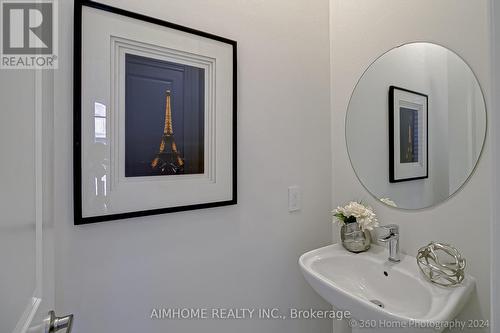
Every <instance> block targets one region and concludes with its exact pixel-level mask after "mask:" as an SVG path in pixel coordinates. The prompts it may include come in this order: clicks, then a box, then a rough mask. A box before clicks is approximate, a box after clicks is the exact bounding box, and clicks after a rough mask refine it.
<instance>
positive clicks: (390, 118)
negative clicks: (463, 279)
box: [346, 43, 486, 209]
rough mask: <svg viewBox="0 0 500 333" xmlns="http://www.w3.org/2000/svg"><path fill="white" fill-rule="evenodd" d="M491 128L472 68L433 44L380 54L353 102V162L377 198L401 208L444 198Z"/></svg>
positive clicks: (349, 125) (468, 169) (349, 130)
mask: <svg viewBox="0 0 500 333" xmlns="http://www.w3.org/2000/svg"><path fill="white" fill-rule="evenodd" d="M485 136H486V107H485V103H484V97H483V94H482V92H481V87H480V86H479V83H478V81H477V79H476V77H475V75H474V73H473V72H472V70H471V68H470V67H469V66H468V65H467V64H466V63H465V62H464V61H463V59H462V58H460V57H459V56H458V55H457V54H456V53H454V52H452V51H450V50H448V49H446V48H444V47H442V46H439V45H436V44H431V43H410V44H405V45H403V46H400V47H397V48H394V49H392V50H390V51H388V52H387V53H385V54H384V55H382V56H381V57H379V58H378V59H377V60H376V61H375V62H374V63H373V64H372V65H371V66H370V67H369V68H368V69H367V70H366V72H365V73H364V74H363V76H362V77H361V79H360V80H359V82H358V84H357V86H356V88H355V89H354V92H353V94H352V97H351V101H350V103H349V109H348V112H347V118H346V140H347V149H348V152H349V157H350V159H351V164H352V167H353V168H354V171H355V172H356V175H357V176H358V178H359V180H360V181H361V183H362V184H363V185H364V186H365V188H366V189H367V190H368V191H369V192H370V193H371V194H372V195H374V196H375V197H376V198H378V199H379V200H381V201H383V202H384V203H386V204H389V205H392V206H395V207H398V208H403V209H420V208H425V207H430V206H433V205H436V204H438V203H440V202H443V201H444V200H446V199H447V198H449V197H450V196H451V195H453V194H454V193H455V192H456V191H457V190H458V189H460V187H462V186H463V185H464V183H465V182H466V181H467V179H468V178H469V177H470V175H471V174H472V172H473V171H474V168H475V166H476V164H477V162H478V159H479V156H480V155H481V150H482V148H483V144H484V140H485Z"/></svg>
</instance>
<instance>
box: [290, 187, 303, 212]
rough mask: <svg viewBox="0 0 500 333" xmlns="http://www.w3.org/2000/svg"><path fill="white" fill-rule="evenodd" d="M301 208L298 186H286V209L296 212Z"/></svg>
mask: <svg viewBox="0 0 500 333" xmlns="http://www.w3.org/2000/svg"><path fill="white" fill-rule="evenodd" d="M301 208H302V195H301V193H300V187H299V186H296V185H295V186H290V187H289V188H288V211H289V212H296V211H299V210H300V209H301Z"/></svg>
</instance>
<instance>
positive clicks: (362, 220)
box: [332, 201, 378, 231]
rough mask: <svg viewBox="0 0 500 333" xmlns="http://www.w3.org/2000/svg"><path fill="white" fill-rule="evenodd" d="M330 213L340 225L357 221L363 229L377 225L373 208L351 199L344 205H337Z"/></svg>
mask: <svg viewBox="0 0 500 333" xmlns="http://www.w3.org/2000/svg"><path fill="white" fill-rule="evenodd" d="M332 213H333V216H334V217H335V218H336V219H337V220H338V221H339V223H340V225H344V224H349V223H358V224H359V227H360V228H361V230H363V231H365V230H373V228H376V227H378V220H377V216H376V215H375V213H374V212H373V209H372V208H371V207H369V206H364V205H362V204H361V203H359V202H354V201H351V202H349V203H348V204H347V205H346V206H344V207H337V209H335V210H334V211H333V212H332Z"/></svg>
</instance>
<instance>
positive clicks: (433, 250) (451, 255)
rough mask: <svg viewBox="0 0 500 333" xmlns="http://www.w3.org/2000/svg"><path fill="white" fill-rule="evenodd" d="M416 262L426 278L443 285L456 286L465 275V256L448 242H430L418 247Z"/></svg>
mask: <svg viewBox="0 0 500 333" xmlns="http://www.w3.org/2000/svg"><path fill="white" fill-rule="evenodd" d="M417 264H418V267H420V270H421V271H422V273H423V274H424V276H425V277H426V278H427V280H429V281H430V282H432V283H435V284H438V285H440V286H443V287H453V286H456V285H458V284H460V283H461V282H462V281H463V280H464V277H465V273H464V270H465V265H466V261H465V258H462V255H461V254H460V252H458V250H457V249H456V248H454V247H453V246H451V245H449V244H443V243H438V242H431V243H429V245H427V246H424V247H422V248H420V249H419V250H418V254H417Z"/></svg>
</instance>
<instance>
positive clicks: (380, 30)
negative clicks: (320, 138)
mask: <svg viewBox="0 0 500 333" xmlns="http://www.w3.org/2000/svg"><path fill="white" fill-rule="evenodd" d="M488 9H489V2H488V1H487V0H478V1H473V2H471V1H467V0H459V1H458V0H443V1H433V0H405V1H401V0H354V1H353V0H331V2H330V11H331V31H330V33H331V42H332V45H331V48H332V50H333V52H332V85H331V89H332V94H333V96H332V129H333V130H332V136H333V137H332V145H333V146H332V150H333V204H334V205H337V204H341V203H344V202H345V201H349V200H352V199H362V200H363V201H366V202H368V203H370V204H372V205H373V206H374V208H375V209H376V211H377V213H378V215H379V217H380V221H381V222H382V223H383V224H387V223H397V224H399V225H400V227H401V248H402V251H404V252H406V253H409V254H412V255H415V253H416V251H417V249H418V248H419V247H420V246H422V245H425V244H426V243H427V242H429V241H430V240H439V241H445V242H449V243H452V244H454V245H455V246H457V247H458V248H459V249H461V250H462V252H463V254H464V256H465V257H466V258H467V259H468V268H467V271H468V273H470V274H472V275H474V276H475V277H476V278H477V292H476V293H475V294H474V296H473V297H472V300H471V301H470V302H469V303H468V305H467V306H466V308H465V310H464V311H463V313H462V314H461V315H460V318H462V319H489V311H490V264H489V263H490V242H489V232H490V214H489V211H490V208H491V205H490V193H491V167H490V162H491V160H490V159H491V152H490V143H489V137H487V139H486V146H485V149H484V152H483V155H482V157H481V159H480V161H479V165H478V167H477V169H476V171H475V174H474V176H473V177H472V179H471V180H470V181H469V182H468V183H467V185H466V186H465V188H463V190H461V191H460V192H459V193H458V194H457V195H455V196H454V197H452V198H451V199H450V200H448V201H446V202H445V203H443V204H441V205H438V206H436V207H434V208H430V209H425V210H420V211H415V212H404V211H399V210H395V209H393V208H390V207H386V206H383V205H381V204H380V203H378V202H376V200H375V199H373V198H372V197H371V196H370V195H369V194H368V193H367V192H366V190H365V189H364V188H363V186H362V185H361V184H360V183H359V181H358V180H357V179H356V176H355V174H354V172H353V170H352V168H351V166H350V163H349V159H348V155H347V150H346V145H345V139H344V135H345V131H344V119H345V116H346V110H347V105H348V102H349V97H350V95H351V92H352V90H353V88H354V86H355V84H356V82H357V80H358V78H359V77H360V76H361V74H362V73H363V71H364V70H365V69H366V68H367V67H368V66H369V65H370V63H371V62H372V61H373V60H375V59H376V58H377V57H378V56H379V55H381V54H382V53H383V52H385V51H387V50H389V49H391V48H393V47H395V46H397V45H400V44H403V43H406V42H410V41H431V42H436V43H439V44H441V45H444V46H447V47H449V48H451V49H452V50H454V51H456V52H457V53H458V54H459V55H461V56H462V57H463V58H464V59H465V60H466V61H467V62H468V63H469V64H470V65H471V67H472V69H473V70H474V72H475V73H476V75H477V76H478V80H479V82H480V83H481V85H482V88H483V91H484V93H485V95H486V97H487V99H488V97H489V94H490V57H489V52H490V49H489V26H488V22H489V16H488ZM336 229H337V228H334V230H333V237H334V239H335V240H336V239H337V237H338V230H336ZM488 331H489V330H487V329H484V330H483V332H488ZM471 332H481V330H479V329H476V330H471Z"/></svg>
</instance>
